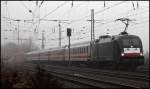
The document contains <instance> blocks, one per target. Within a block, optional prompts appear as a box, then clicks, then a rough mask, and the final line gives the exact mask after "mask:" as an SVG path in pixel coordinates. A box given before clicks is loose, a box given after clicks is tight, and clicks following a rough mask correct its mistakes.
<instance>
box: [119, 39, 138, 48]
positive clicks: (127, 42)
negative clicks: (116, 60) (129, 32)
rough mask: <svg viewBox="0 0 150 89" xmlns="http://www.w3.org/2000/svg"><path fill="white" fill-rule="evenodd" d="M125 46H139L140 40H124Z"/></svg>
mask: <svg viewBox="0 0 150 89" xmlns="http://www.w3.org/2000/svg"><path fill="white" fill-rule="evenodd" d="M122 42H123V46H131V45H132V46H139V45H140V40H139V39H138V38H124V39H123V40H122Z"/></svg>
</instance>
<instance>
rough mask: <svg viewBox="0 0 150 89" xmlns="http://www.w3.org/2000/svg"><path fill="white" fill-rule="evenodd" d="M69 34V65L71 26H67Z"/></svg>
mask: <svg viewBox="0 0 150 89" xmlns="http://www.w3.org/2000/svg"><path fill="white" fill-rule="evenodd" d="M67 36H68V37H69V65H70V36H71V28H67Z"/></svg>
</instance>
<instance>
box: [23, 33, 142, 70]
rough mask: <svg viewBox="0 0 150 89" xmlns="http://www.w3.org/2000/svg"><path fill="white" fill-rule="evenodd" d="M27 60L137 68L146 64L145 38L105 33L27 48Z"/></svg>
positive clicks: (126, 34)
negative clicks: (78, 40) (74, 41)
mask: <svg viewBox="0 0 150 89" xmlns="http://www.w3.org/2000/svg"><path fill="white" fill-rule="evenodd" d="M25 55H26V57H27V60H28V61H32V62H38V63H43V62H45V63H59V64H65V65H68V64H69V65H87V66H95V65H96V66H98V67H103V66H109V67H112V68H119V67H121V66H123V67H125V68H136V67H138V66H140V65H144V56H143V46H142V41H141V39H140V38H139V36H137V35H131V34H128V33H127V32H121V33H120V34H118V35H113V36H110V35H102V36H99V38H98V39H95V40H94V41H87V42H82V43H77V44H71V45H70V59H69V48H68V45H65V46H63V47H56V48H52V49H46V50H40V51H33V52H28V53H26V54H25Z"/></svg>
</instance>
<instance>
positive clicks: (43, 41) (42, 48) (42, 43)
mask: <svg viewBox="0 0 150 89" xmlns="http://www.w3.org/2000/svg"><path fill="white" fill-rule="evenodd" d="M44 40H45V39H44V30H43V31H42V49H44Z"/></svg>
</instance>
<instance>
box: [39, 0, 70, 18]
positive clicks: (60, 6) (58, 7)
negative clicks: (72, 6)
mask: <svg viewBox="0 0 150 89" xmlns="http://www.w3.org/2000/svg"><path fill="white" fill-rule="evenodd" d="M67 3H68V1H66V2H64V3H62V4H61V5H59V6H57V7H56V8H55V9H53V10H52V11H50V12H49V13H48V14H46V15H44V16H43V17H42V18H41V19H44V18H45V17H47V16H49V15H50V14H52V13H53V12H55V11H56V10H57V9H59V8H61V7H62V6H64V5H65V4H67Z"/></svg>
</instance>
